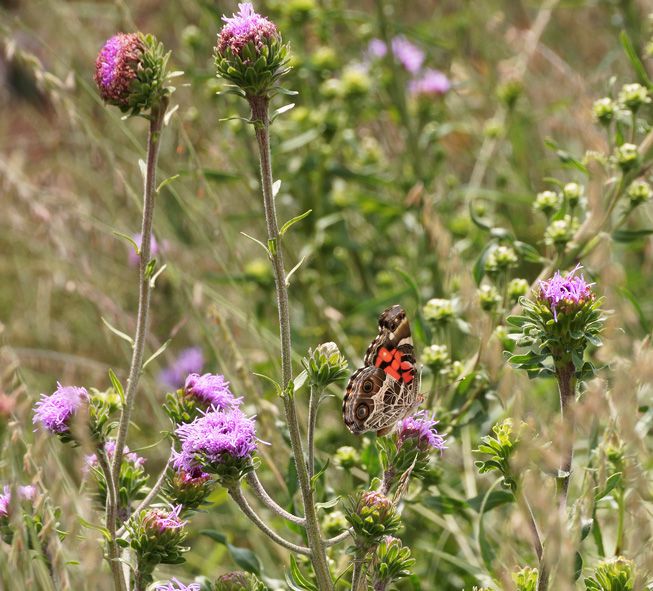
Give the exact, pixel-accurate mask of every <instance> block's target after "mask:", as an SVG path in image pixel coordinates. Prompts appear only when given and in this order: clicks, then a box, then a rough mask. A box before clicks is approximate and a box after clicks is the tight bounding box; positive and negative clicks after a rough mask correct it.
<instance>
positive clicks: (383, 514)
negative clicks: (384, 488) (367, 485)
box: [345, 490, 401, 548]
mask: <svg viewBox="0 0 653 591" xmlns="http://www.w3.org/2000/svg"><path fill="white" fill-rule="evenodd" d="M345 517H346V518H347V521H348V522H349V523H350V525H351V526H352V528H353V530H354V537H355V538H356V543H357V545H358V546H360V547H362V548H369V547H372V546H375V545H377V544H378V543H379V542H380V541H381V540H382V539H383V537H384V536H387V535H392V534H395V533H396V532H397V530H398V529H399V527H400V525H401V520H400V518H399V514H398V513H397V510H396V508H395V506H394V504H393V503H392V501H391V500H390V499H389V498H388V497H386V496H385V495H384V494H382V493H380V492H376V491H373V490H367V491H362V492H360V493H358V495H357V497H356V498H355V499H354V500H353V501H352V503H351V506H350V507H349V508H347V509H345Z"/></svg>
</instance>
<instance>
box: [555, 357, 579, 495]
mask: <svg viewBox="0 0 653 591" xmlns="http://www.w3.org/2000/svg"><path fill="white" fill-rule="evenodd" d="M556 379H557V380H558V389H559V390H560V413H561V415H562V422H563V432H564V443H563V451H562V454H563V456H562V463H561V465H560V474H559V479H560V489H559V493H560V506H561V507H562V508H564V507H565V506H566V504H567V493H568V492H569V480H570V478H571V465H572V462H573V457H574V426H575V421H574V409H573V404H574V400H575V398H576V370H575V368H574V364H573V363H572V362H571V361H567V362H564V363H559V364H556Z"/></svg>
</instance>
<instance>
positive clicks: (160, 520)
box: [143, 505, 187, 533]
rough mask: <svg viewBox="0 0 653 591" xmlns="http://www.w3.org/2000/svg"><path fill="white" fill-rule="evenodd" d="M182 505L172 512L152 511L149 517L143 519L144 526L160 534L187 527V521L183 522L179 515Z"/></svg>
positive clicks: (174, 508) (148, 514)
mask: <svg viewBox="0 0 653 591" xmlns="http://www.w3.org/2000/svg"><path fill="white" fill-rule="evenodd" d="M182 508H183V507H182V506H181V505H177V506H176V507H173V508H172V510H171V511H165V510H163V509H150V510H149V511H148V512H147V515H145V517H144V518H143V525H144V526H145V527H147V528H148V529H154V530H156V531H158V532H159V533H163V532H165V531H169V530H175V529H180V528H182V527H184V525H186V523H187V522H186V521H182V519H181V518H180V517H179V514H180V513H181V510H182Z"/></svg>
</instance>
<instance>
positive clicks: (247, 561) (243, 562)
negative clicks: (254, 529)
mask: <svg viewBox="0 0 653 591" xmlns="http://www.w3.org/2000/svg"><path fill="white" fill-rule="evenodd" d="M200 535H203V536H206V537H208V538H211V539H212V540H213V541H215V542H217V543H218V544H223V545H224V546H226V548H227V550H228V551H229V554H230V555H231V558H232V559H233V560H234V562H235V563H236V564H237V565H238V566H239V567H240V568H242V569H243V570H245V571H247V572H249V573H253V574H255V575H260V574H261V561H260V560H259V558H258V556H257V555H256V554H255V553H254V552H253V551H252V550H250V549H249V548H241V547H239V546H234V545H233V544H230V543H229V542H228V541H227V536H225V535H224V534H222V533H220V532H219V531H216V530H214V529H203V530H201V531H200Z"/></svg>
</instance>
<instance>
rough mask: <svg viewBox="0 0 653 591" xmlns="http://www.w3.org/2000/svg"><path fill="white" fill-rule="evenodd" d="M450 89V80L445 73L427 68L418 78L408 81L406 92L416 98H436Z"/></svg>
mask: <svg viewBox="0 0 653 591" xmlns="http://www.w3.org/2000/svg"><path fill="white" fill-rule="evenodd" d="M450 89H451V82H450V81H449V78H447V76H446V74H443V73H442V72H440V71H439V70H434V69H432V68H428V69H426V70H424V72H422V73H421V74H420V75H419V77H418V78H415V79H414V80H411V81H410V82H409V83H408V92H409V93H410V94H411V95H412V96H414V97H416V98H438V97H441V96H443V95H445V94H447V92H449V90H450Z"/></svg>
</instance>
